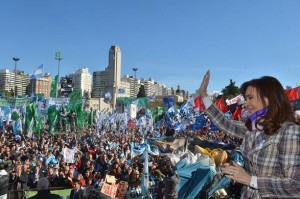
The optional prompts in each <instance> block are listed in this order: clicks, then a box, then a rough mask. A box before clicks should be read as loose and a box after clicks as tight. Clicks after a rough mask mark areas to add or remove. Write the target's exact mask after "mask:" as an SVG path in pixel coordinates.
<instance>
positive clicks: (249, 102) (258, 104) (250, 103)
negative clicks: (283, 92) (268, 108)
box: [244, 86, 269, 115]
mask: <svg viewBox="0 0 300 199" xmlns="http://www.w3.org/2000/svg"><path fill="white" fill-rule="evenodd" d="M245 97H246V99H245V100H246V101H245V103H244V106H245V107H246V109H248V111H249V115H252V114H253V113H255V112H257V111H259V110H261V109H263V108H265V107H264V105H263V101H262V99H261V98H260V96H259V95H258V93H257V91H256V88H255V87H253V86H248V88H247V89H246V93H245ZM264 100H265V104H266V105H268V104H269V101H268V99H267V98H265V99H264Z"/></svg>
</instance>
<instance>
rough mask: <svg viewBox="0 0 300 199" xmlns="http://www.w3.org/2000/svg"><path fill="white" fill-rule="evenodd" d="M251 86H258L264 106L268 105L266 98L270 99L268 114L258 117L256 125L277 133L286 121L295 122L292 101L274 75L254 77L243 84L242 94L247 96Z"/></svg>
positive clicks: (247, 124)
mask: <svg viewBox="0 0 300 199" xmlns="http://www.w3.org/2000/svg"><path fill="white" fill-rule="evenodd" d="M249 86H251V87H254V88H256V92H257V95H258V97H260V99H261V100H262V103H263V106H264V107H266V106H267V104H265V101H264V100H263V99H264V98H267V99H268V100H269V105H268V111H267V113H266V115H264V116H262V117H261V118H259V119H257V121H256V122H255V126H256V127H257V126H258V125H260V126H262V127H263V130H264V132H265V133H266V134H268V135H273V134H275V133H276V132H277V131H278V129H279V128H280V127H281V125H282V124H283V123H284V122H286V121H290V122H295V115H294V111H293V108H292V106H291V103H290V102H289V100H288V98H287V95H286V93H285V91H284V89H283V87H282V85H281V83H280V82H279V81H278V80H277V79H276V78H274V77H270V76H263V77H261V78H259V79H252V80H250V81H247V82H245V83H243V84H242V86H241V88H240V92H241V94H242V95H243V96H244V97H245V94H246V90H247V88H248V87H249ZM246 127H247V129H248V130H252V124H251V121H250V119H248V120H247V121H246Z"/></svg>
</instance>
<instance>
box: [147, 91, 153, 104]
mask: <svg viewBox="0 0 300 199" xmlns="http://www.w3.org/2000/svg"><path fill="white" fill-rule="evenodd" d="M147 98H148V102H154V100H155V93H153V94H152V95H150V96H148V97H147Z"/></svg>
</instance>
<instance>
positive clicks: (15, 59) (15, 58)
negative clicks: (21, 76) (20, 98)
mask: <svg viewBox="0 0 300 199" xmlns="http://www.w3.org/2000/svg"><path fill="white" fill-rule="evenodd" d="M12 59H13V60H14V61H15V82H14V98H16V91H17V89H16V80H17V62H18V61H19V60H20V58H19V57H13V58H12Z"/></svg>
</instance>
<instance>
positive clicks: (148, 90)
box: [140, 78, 155, 96]
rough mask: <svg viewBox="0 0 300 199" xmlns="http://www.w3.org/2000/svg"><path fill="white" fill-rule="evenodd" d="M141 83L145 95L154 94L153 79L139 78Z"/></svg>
mask: <svg viewBox="0 0 300 199" xmlns="http://www.w3.org/2000/svg"><path fill="white" fill-rule="evenodd" d="M140 81H141V84H142V85H144V89H145V94H146V96H151V95H153V94H154V92H155V91H154V80H153V79H152V78H149V79H144V78H141V80H140Z"/></svg>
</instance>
